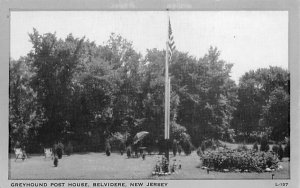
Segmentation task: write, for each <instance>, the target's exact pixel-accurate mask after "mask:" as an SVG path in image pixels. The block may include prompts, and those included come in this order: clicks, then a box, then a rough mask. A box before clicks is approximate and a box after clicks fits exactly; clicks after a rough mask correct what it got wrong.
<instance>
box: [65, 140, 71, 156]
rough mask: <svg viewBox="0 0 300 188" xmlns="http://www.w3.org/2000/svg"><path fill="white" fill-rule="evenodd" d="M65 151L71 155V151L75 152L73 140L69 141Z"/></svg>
mask: <svg viewBox="0 0 300 188" xmlns="http://www.w3.org/2000/svg"><path fill="white" fill-rule="evenodd" d="M65 152H66V154H67V155H71V153H73V145H72V143H71V142H69V143H68V145H67V146H66V149H65Z"/></svg>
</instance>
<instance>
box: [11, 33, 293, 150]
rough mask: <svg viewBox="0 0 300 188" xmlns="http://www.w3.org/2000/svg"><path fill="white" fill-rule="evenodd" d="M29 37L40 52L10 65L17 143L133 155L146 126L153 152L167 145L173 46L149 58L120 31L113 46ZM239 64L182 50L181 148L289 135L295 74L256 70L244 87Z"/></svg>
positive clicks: (174, 113) (174, 124) (175, 81)
mask: <svg viewBox="0 0 300 188" xmlns="http://www.w3.org/2000/svg"><path fill="white" fill-rule="evenodd" d="M29 37H30V41H31V43H32V47H33V48H32V50H31V51H30V52H29V53H28V55H27V56H26V57H21V58H20V59H19V60H11V61H10V68H9V71H10V74H9V91H10V93H9V128H10V148H13V147H16V145H23V146H26V150H27V151H28V152H41V151H43V149H42V148H43V147H52V146H53V144H55V143H58V142H61V143H64V144H65V145H67V146H68V149H67V152H68V153H71V152H73V151H74V152H78V151H81V152H82V151H100V150H105V149H106V151H107V153H110V152H111V150H113V149H115V148H119V149H120V150H122V152H124V150H125V148H126V147H127V146H129V145H130V144H132V140H133V137H134V136H135V135H136V133H137V132H139V131H148V132H149V135H148V136H147V140H145V141H144V142H143V144H144V146H146V147H147V149H148V150H149V152H151V151H152V150H153V149H154V148H155V147H158V146H161V145H162V144H161V143H162V140H163V135H164V62H165V60H164V58H165V51H162V50H158V49H149V50H148V51H147V53H146V55H145V56H142V55H141V54H140V53H138V52H136V51H135V50H134V47H133V44H132V43H131V42H129V41H127V40H126V39H124V38H122V37H121V36H119V35H116V34H112V35H111V36H110V38H109V40H108V41H107V43H106V44H103V45H96V44H95V43H94V42H90V41H89V40H86V39H85V38H81V39H79V38H74V37H73V36H72V34H70V35H68V36H67V37H66V39H64V40H63V39H58V38H57V37H56V35H55V34H53V33H46V34H43V35H42V34H39V33H38V31H36V30H34V31H33V33H31V34H30V35H29ZM232 66H233V65H232V64H229V63H226V62H225V61H223V60H221V59H220V52H219V51H218V49H217V48H213V47H211V48H210V49H209V50H208V53H207V54H205V55H204V56H203V57H202V58H199V59H197V58H195V57H193V56H190V55H189V54H188V53H183V52H180V51H175V52H174V53H173V56H172V60H171V62H170V75H171V113H170V114H171V140H174V139H176V140H177V141H178V152H179V151H181V150H183V151H184V152H185V153H186V154H190V152H191V150H192V149H193V148H194V146H196V147H198V146H199V145H200V144H201V143H202V141H204V140H209V139H215V140H218V139H221V140H226V141H234V139H237V138H239V136H241V137H242V138H247V139H248V141H249V138H250V137H251V135H255V136H256V138H260V137H261V135H262V134H261V133H265V134H268V135H269V136H270V137H271V138H272V139H274V140H283V139H284V138H285V137H289V130H290V129H289V127H290V124H289V123H290V122H289V105H290V103H289V74H288V72H287V71H286V70H283V69H281V68H278V67H270V68H266V69H259V70H257V71H250V72H248V73H246V74H245V75H244V76H243V77H242V78H241V79H240V83H239V84H238V85H236V84H235V82H234V81H233V80H232V79H231V78H230V72H231V68H232ZM106 140H108V141H109V142H110V143H109V145H108V144H106ZM254 140H256V141H260V140H257V139H254ZM69 146H70V147H69ZM203 147H204V146H203ZM287 152H288V151H287ZM287 152H286V153H287Z"/></svg>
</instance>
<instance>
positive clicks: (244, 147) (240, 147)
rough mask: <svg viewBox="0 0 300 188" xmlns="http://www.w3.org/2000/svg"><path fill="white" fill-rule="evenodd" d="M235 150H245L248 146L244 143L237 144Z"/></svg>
mask: <svg viewBox="0 0 300 188" xmlns="http://www.w3.org/2000/svg"><path fill="white" fill-rule="evenodd" d="M237 150H238V151H247V150H248V148H247V146H246V145H245V144H241V145H239V146H238V147H237Z"/></svg>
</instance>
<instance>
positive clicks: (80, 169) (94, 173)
mask: <svg viewBox="0 0 300 188" xmlns="http://www.w3.org/2000/svg"><path fill="white" fill-rule="evenodd" d="M160 158H161V156H160V155H147V156H146V160H143V159H142V158H129V159H128V158H127V156H126V155H123V156H121V155H120V154H119V153H112V154H111V156H109V157H108V156H106V155H105V154H104V153H86V154H73V155H71V156H63V158H62V159H60V160H59V164H58V167H54V166H53V161H52V160H51V159H50V158H47V159H44V157H43V156H32V157H30V158H28V159H26V160H25V161H22V160H17V161H16V162H15V161H14V158H11V159H10V179H271V178H272V173H273V174H274V179H288V178H289V177H290V175H289V166H290V164H289V162H288V161H287V160H285V161H284V162H280V165H282V166H283V169H281V170H278V171H275V172H271V173H269V172H264V173H254V172H251V173H240V172H237V173H236V172H226V173H225V172H214V171H210V172H209V174H208V173H207V171H206V170H204V169H201V168H200V167H201V161H200V159H199V156H197V154H196V152H193V153H192V154H191V155H189V156H186V155H183V154H181V155H180V156H179V155H177V156H176V157H174V156H173V155H172V154H171V153H170V161H171V163H172V162H173V161H174V159H176V162H177V163H180V164H181V166H182V168H181V169H180V170H178V171H177V172H176V173H175V174H172V175H169V176H152V171H153V169H154V166H155V164H156V162H157V160H158V159H160Z"/></svg>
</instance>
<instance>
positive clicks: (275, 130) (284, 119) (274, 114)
mask: <svg viewBox="0 0 300 188" xmlns="http://www.w3.org/2000/svg"><path fill="white" fill-rule="evenodd" d="M289 112H290V96H289V94H288V93H286V92H285V91H284V89H283V88H276V89H275V90H273V91H272V92H271V94H270V97H269V101H268V102H267V104H266V105H265V106H264V107H263V114H262V118H263V120H264V124H265V126H268V127H272V132H271V138H272V139H273V140H276V141H281V140H284V138H285V137H289V135H290V113H289Z"/></svg>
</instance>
